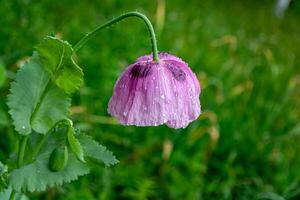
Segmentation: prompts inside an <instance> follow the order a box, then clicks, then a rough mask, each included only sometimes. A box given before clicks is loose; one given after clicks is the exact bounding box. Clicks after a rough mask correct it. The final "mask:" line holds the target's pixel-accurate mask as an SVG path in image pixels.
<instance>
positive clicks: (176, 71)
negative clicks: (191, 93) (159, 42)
mask: <svg viewBox="0 0 300 200" xmlns="http://www.w3.org/2000/svg"><path fill="white" fill-rule="evenodd" d="M167 68H168V69H169V70H170V71H171V73H172V74H173V76H174V78H175V79H176V80H177V81H184V80H185V76H186V75H185V73H184V71H183V70H182V69H180V68H179V67H178V66H176V65H171V64H167Z"/></svg>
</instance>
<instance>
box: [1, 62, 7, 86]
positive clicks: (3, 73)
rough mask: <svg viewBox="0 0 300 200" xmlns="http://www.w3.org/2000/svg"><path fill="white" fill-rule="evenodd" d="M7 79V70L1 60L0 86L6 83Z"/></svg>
mask: <svg viewBox="0 0 300 200" xmlns="http://www.w3.org/2000/svg"><path fill="white" fill-rule="evenodd" d="M5 79H6V71H5V67H4V65H3V63H2V62H1V61H0V88H1V87H2V85H3V84H4V82H5Z"/></svg>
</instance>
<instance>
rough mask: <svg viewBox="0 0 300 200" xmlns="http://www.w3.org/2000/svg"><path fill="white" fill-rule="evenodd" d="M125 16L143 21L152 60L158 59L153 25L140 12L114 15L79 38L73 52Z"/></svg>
mask: <svg viewBox="0 0 300 200" xmlns="http://www.w3.org/2000/svg"><path fill="white" fill-rule="evenodd" d="M127 17H138V18H140V19H142V20H143V21H144V22H145V24H146V26H147V28H148V31H149V34H150V38H151V44H152V53H153V60H155V61H158V60H159V59H158V50H157V42H156V37H155V32H154V29H153V26H152V24H151V22H150V20H149V19H148V18H147V17H146V16H145V15H143V14H142V13H139V12H128V13H125V14H123V15H120V16H119V17H116V18H114V19H112V20H110V21H108V22H106V23H105V24H103V25H101V26H99V27H97V28H95V29H94V30H93V31H91V32H89V33H87V34H86V35H85V36H84V37H83V38H81V40H79V42H78V43H77V44H76V45H75V46H74V52H77V51H78V50H79V49H80V48H81V47H83V46H84V45H85V44H86V42H87V41H89V40H90V39H91V38H93V37H94V36H95V35H96V34H97V33H98V32H99V31H101V30H102V29H104V28H106V27H109V26H111V25H113V24H115V23H117V22H119V21H121V20H123V19H125V18H127Z"/></svg>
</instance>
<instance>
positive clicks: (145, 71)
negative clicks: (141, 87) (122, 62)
mask: <svg viewBox="0 0 300 200" xmlns="http://www.w3.org/2000/svg"><path fill="white" fill-rule="evenodd" d="M151 73H152V70H151V65H142V64H136V65H134V66H133V67H132V69H131V72H130V74H131V75H132V76H133V77H137V78H144V77H146V76H149V75H150V74H151Z"/></svg>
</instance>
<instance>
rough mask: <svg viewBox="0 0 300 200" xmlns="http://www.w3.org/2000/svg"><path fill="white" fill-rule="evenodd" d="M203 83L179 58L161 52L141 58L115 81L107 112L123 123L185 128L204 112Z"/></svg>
mask: <svg viewBox="0 0 300 200" xmlns="http://www.w3.org/2000/svg"><path fill="white" fill-rule="evenodd" d="M199 95H200V85H199V81H198V79H197V77H196V75H195V74H194V73H193V72H192V71H191V69H190V68H189V67H188V65H187V63H185V62H184V61H182V60H181V59H180V58H178V57H176V56H173V55H171V54H168V53H159V61H158V62H157V61H153V59H152V55H146V56H142V57H140V58H138V59H137V60H136V62H135V63H133V64H131V65H129V66H128V67H127V68H126V69H125V71H124V72H123V73H122V75H121V76H120V78H119V80H118V81H117V83H116V84H115V87H114V92H113V96H112V97H111V99H110V101H109V106H108V112H109V113H110V114H111V115H112V116H114V117H116V118H117V119H118V120H119V122H120V123H121V124H124V125H136V126H157V125H161V124H166V125H167V126H169V127H171V128H184V127H186V126H187V125H188V124H189V123H190V122H191V121H193V120H195V119H197V118H198V116H199V115H200V113H201V106H200V100H199Z"/></svg>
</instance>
